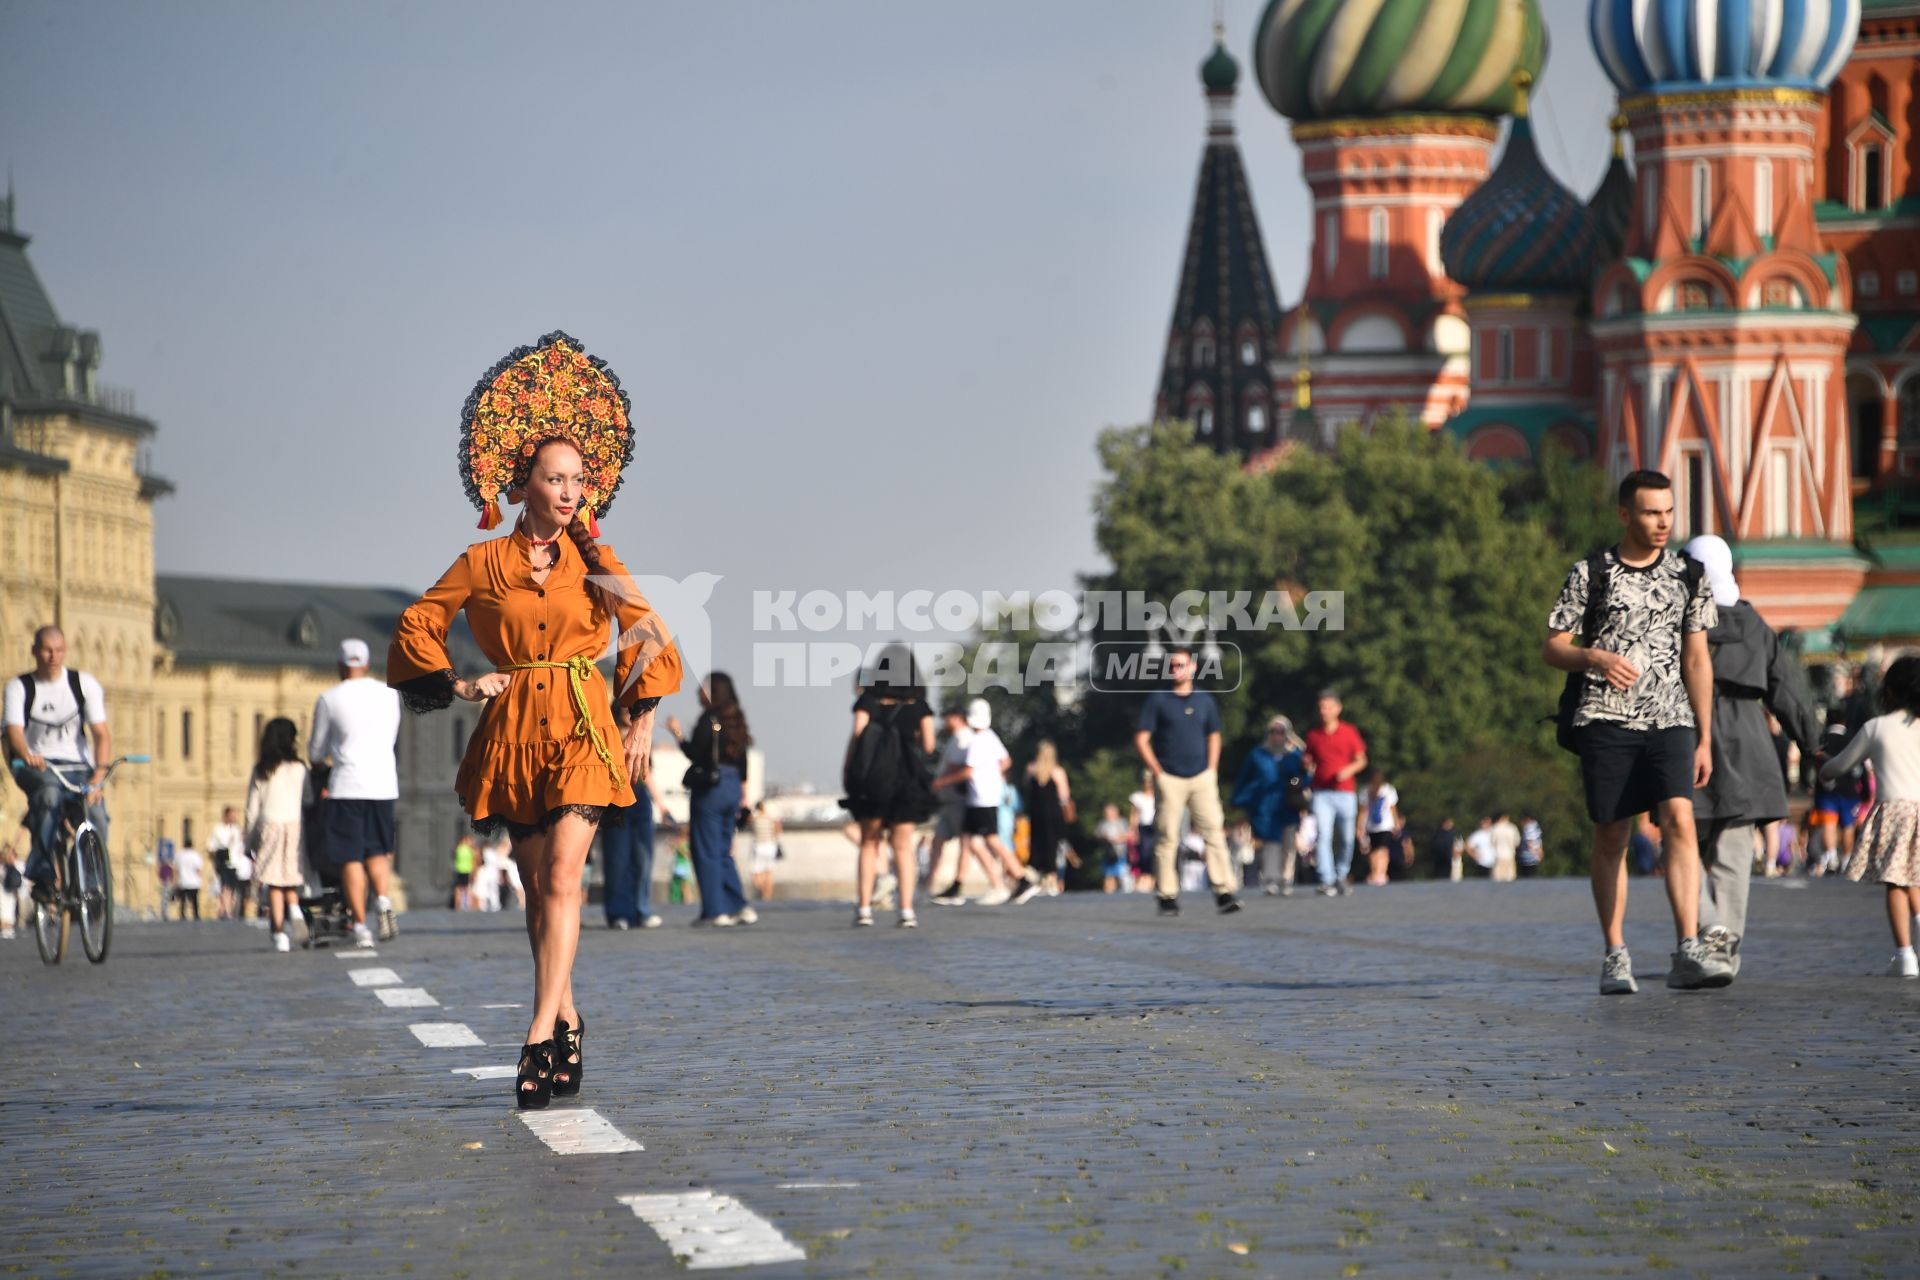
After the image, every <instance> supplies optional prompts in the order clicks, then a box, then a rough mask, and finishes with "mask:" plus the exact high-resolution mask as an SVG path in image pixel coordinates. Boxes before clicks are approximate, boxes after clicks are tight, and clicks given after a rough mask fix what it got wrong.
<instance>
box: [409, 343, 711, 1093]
mask: <svg viewBox="0 0 1920 1280" xmlns="http://www.w3.org/2000/svg"><path fill="white" fill-rule="evenodd" d="M463 444H464V451H463V454H462V466H461V471H462V474H463V477H464V478H465V479H466V481H467V488H468V492H469V494H470V495H471V496H473V497H474V498H475V500H476V501H478V502H479V503H480V505H481V509H482V512H483V514H482V518H481V527H482V528H483V529H491V528H494V527H496V526H497V525H498V524H499V523H500V519H501V517H500V514H499V506H498V496H499V494H500V493H501V492H502V491H504V492H505V493H506V494H507V496H508V498H509V499H511V500H513V501H521V500H524V502H525V504H526V505H525V509H524V511H523V512H522V513H521V516H520V518H519V520H518V521H517V522H516V523H515V526H514V528H513V530H512V532H511V533H510V534H508V535H507V536H506V537H498V538H492V539H489V540H487V541H484V542H476V543H474V544H473V545H472V546H470V547H468V548H467V549H466V551H465V552H464V553H462V554H461V556H460V558H459V559H458V560H455V561H454V562H453V566H452V567H451V568H449V569H448V570H447V571H446V573H445V574H443V575H442V576H441V578H440V581H438V582H437V583H435V584H434V585H433V587H432V588H431V589H430V590H429V591H428V592H427V593H426V594H425V595H424V596H422V597H421V598H420V599H419V600H417V601H415V602H414V603H413V604H412V605H411V606H410V607H409V608H408V609H407V610H406V612H405V613H403V614H402V615H401V617H400V623H399V625H398V627H397V628H396V629H395V631H394V637H393V644H392V647H391V648H390V649H389V651H388V654H387V680H388V683H390V684H391V685H393V687H394V688H396V689H398V690H399V691H400V693H401V695H402V696H403V697H404V698H405V700H406V702H407V705H408V706H409V707H411V708H412V709H413V710H415V711H424V710H432V709H437V708H442V707H446V706H448V705H450V704H451V702H452V700H453V699H454V698H461V699H464V700H466V701H469V702H484V703H485V704H486V709H485V711H484V712H483V713H482V714H481V717H480V723H479V725H478V726H477V727H476V728H475V729H474V732H473V736H472V737H471V738H470V739H469V740H468V742H467V752H466V756H465V757H464V759H463V760H462V761H461V764H460V771H459V774H458V776H457V777H456V779H455V781H454V790H455V791H456V792H457V793H458V794H459V796H460V801H461V804H462V805H463V806H464V807H465V808H466V811H467V813H468V815H469V816H470V817H471V818H472V819H473V823H474V825H475V826H476V827H478V828H479V829H481V830H482V831H494V830H498V829H500V828H502V827H504V828H505V829H506V831H507V833H508V834H509V836H510V837H511V838H512V840H513V858H514V861H515V862H516V863H517V864H518V865H519V867H520V874H521V878H522V880H523V881H524V882H525V884H526V891H527V937H528V940H529V942H530V943H531V945H532V949H533V973H534V1001H533V1017H532V1020H531V1021H530V1023H529V1025H528V1028H527V1040H526V1044H525V1045H523V1046H522V1048H521V1051H520V1064H519V1068H518V1078H517V1079H516V1081H515V1084H514V1093H515V1099H516V1102H517V1104H518V1105H519V1106H521V1107H524V1108H537V1107H544V1106H546V1105H547V1102H548V1099H549V1098H550V1097H551V1096H552V1095H554V1094H560V1095H563V1096H564V1095H569V1094H573V1093H577V1092H579V1089H580V1083H581V1080H582V1077H583V1076H584V1074H585V1061H584V1057H583V1054H582V1052H581V1035H582V1033H583V1031H584V1030H585V1028H584V1027H583V1026H582V1025H581V1018H580V1011H579V1009H578V1008H577V1007H576V1006H575V1004H574V999H573V960H574V953H575V951H576V950H577V948H578V946H579V941H580V908H581V897H582V895H581V879H582V875H583V872H584V870H585V865H586V859H587V851H588V849H589V847H590V846H591V845H592V844H593V837H594V833H595V831H596V830H597V829H598V826H599V823H600V820H601V817H602V815H603V813H604V812H605V810H606V808H607V807H608V806H609V805H614V806H624V805H631V804H632V803H633V802H634V796H635V787H636V786H644V785H645V783H646V777H647V771H648V767H649V747H650V745H651V742H652V739H653V717H654V708H655V707H656V706H657V705H658V703H659V701H660V698H661V697H662V696H664V695H666V694H669V693H672V692H673V691H675V690H676V689H678V688H679V687H680V658H679V652H678V650H677V649H676V648H675V647H674V646H673V644H672V641H671V637H670V636H669V635H668V633H667V631H666V628H665V627H664V625H662V623H661V622H660V619H659V616H658V615H657V614H655V613H654V612H653V610H652V609H651V608H650V607H649V606H648V604H647V602H646V600H645V598H644V597H643V596H642V595H641V594H640V592H639V591H638V589H636V588H635V587H634V586H633V583H632V580H631V578H630V577H629V576H628V574H627V571H626V569H625V567H624V566H623V565H622V564H621V562H620V560H619V558H618V557H617V556H615V555H614V553H613V549H612V548H611V547H606V546H602V545H600V544H599V543H598V542H597V541H596V539H597V538H598V537H599V527H598V521H597V520H596V518H595V512H596V510H598V511H604V510H606V508H607V505H608V503H609V502H610V501H611V499H612V496H613V491H614V490H615V489H616V488H617V487H618V486H619V479H620V468H621V466H622V465H623V464H624V463H625V461H626V459H627V457H628V456H629V455H630V454H631V452H632V436H631V431H630V429H629V426H628V419H627V403H626V396H625V394H624V393H623V392H621V391H620V389H619V382H618V381H617V380H616V379H615V378H614V377H613V375H612V374H611V372H609V371H608V370H606V369H605V367H604V366H603V365H601V364H600V363H599V362H598V361H595V360H592V359H590V358H589V357H587V356H586V355H585V353H584V352H582V351H581V349H580V345H579V344H578V343H577V342H574V341H573V340H572V339H571V338H568V337H567V336H566V335H565V334H559V333H556V334H550V335H548V336H547V337H545V338H542V339H541V341H540V345H539V346H538V347H533V348H527V347H522V348H520V349H518V350H517V351H515V352H513V353H512V354H510V355H509V356H508V357H507V358H506V359H505V360H503V361H501V362H500V363H499V364H497V365H495V366H494V368H493V369H492V370H491V371H489V373H488V375H487V377H485V378H483V379H482V380H481V383H480V386H479V387H477V388H476V389H475V392H474V395H473V396H472V397H470V398H469V399H468V401H467V411H466V415H465V421H464V423H463ZM462 609H465V610H466V614H467V622H468V625H469V626H470V627H471V628H472V630H473V636H474V639H475V640H476V641H477V642H478V644H479V646H480V649H481V652H483V653H484V654H485V655H486V656H487V659H488V660H489V661H490V662H492V663H493V666H494V670H492V671H489V672H485V673H479V672H468V673H456V672H455V671H454V670H453V664H452V662H451V660H450V659H449V657H448V652H447V628H448V627H449V626H450V625H451V624H452V622H453V619H454V617H455V616H456V615H457V614H458V613H459V612H460V611H461V610H462ZM616 619H617V620H618V622H619V626H620V633H619V636H618V639H617V641H616V644H615V647H616V652H617V659H616V664H615V671H614V678H613V688H614V689H616V690H618V691H619V693H618V696H619V699H620V701H621V702H622V703H624V704H625V705H626V706H627V708H628V709H629V712H630V719H629V722H628V725H627V728H626V729H625V731H624V732H622V731H620V730H618V729H616V727H615V724H614V717H613V703H612V698H613V695H612V694H611V693H610V691H609V689H608V686H607V682H606V681H605V679H603V677H602V675H601V673H600V670H599V668H598V667H597V666H596V665H595V664H596V663H597V662H598V660H599V659H600V658H601V656H602V655H603V654H605V653H606V651H607V648H608V642H609V639H610V638H611V636H612V632H611V630H610V626H611V624H612V623H613V622H614V621H615V620H616Z"/></svg>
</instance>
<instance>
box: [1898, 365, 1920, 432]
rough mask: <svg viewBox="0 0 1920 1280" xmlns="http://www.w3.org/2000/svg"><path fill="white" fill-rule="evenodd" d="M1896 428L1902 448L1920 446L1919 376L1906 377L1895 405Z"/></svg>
mask: <svg viewBox="0 0 1920 1280" xmlns="http://www.w3.org/2000/svg"><path fill="white" fill-rule="evenodd" d="M1894 413H1895V422H1896V423H1897V427H1896V429H1897V430H1898V432H1899V438H1900V447H1901V448H1902V449H1913V448H1920V376H1916V377H1911V378H1908V379H1907V381H1906V385H1905V386H1903V387H1901V388H1900V398H1899V401H1898V403H1897V404H1896V405H1895V409H1894Z"/></svg>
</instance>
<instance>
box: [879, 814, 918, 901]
mask: <svg viewBox="0 0 1920 1280" xmlns="http://www.w3.org/2000/svg"><path fill="white" fill-rule="evenodd" d="M874 825H875V826H876V827H877V826H878V825H879V824H878V823H875V824H874ZM916 829H917V828H915V826H914V824H913V823H911V822H897V823H895V824H894V827H893V863H894V874H895V875H896V876H898V877H899V879H900V910H901V911H903V912H906V911H911V910H913V888H914V885H915V883H916V882H918V880H919V879H920V851H919V850H918V849H916V848H915V847H914V839H913V836H914V832H915V830H916ZM874 852H875V853H878V852H879V850H878V849H875V850H874Z"/></svg>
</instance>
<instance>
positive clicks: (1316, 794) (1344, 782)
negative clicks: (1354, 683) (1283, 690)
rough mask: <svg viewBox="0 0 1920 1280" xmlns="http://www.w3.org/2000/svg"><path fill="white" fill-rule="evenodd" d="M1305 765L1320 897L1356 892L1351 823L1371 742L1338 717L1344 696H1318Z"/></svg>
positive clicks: (1329, 691) (1331, 693) (1325, 692)
mask: <svg viewBox="0 0 1920 1280" xmlns="http://www.w3.org/2000/svg"><path fill="white" fill-rule="evenodd" d="M1307 763H1308V764H1310V765H1312V766H1313V823H1314V826H1315V828H1316V829H1317V830H1318V832H1319V836H1320V842H1319V845H1318V847H1317V848H1316V849H1315V850H1314V863H1315V865H1317V866H1318V867H1319V869H1320V893H1321V894H1322V896H1325V897H1332V896H1333V895H1334V894H1336V893H1352V892H1353V889H1352V887H1351V886H1350V885H1348V884H1347V873H1348V872H1349V871H1351V870H1352V869H1353V821H1354V814H1355V808H1356V804H1357V802H1358V796H1357V795H1356V794H1355V791H1354V783H1353V780H1354V779H1355V778H1356V777H1358V776H1359V775H1360V772H1361V770H1363V769H1365V768H1366V767H1367V742H1366V739H1365V738H1362V737H1361V736H1360V731H1359V730H1358V729H1356V728H1354V727H1353V726H1352V725H1350V724H1348V723H1347V722H1346V721H1344V720H1342V719H1341V718H1340V695H1339V694H1337V693H1335V692H1334V691H1333V690H1332V689H1322V690H1321V691H1320V724H1319V727H1318V728H1314V729H1309V730H1307Z"/></svg>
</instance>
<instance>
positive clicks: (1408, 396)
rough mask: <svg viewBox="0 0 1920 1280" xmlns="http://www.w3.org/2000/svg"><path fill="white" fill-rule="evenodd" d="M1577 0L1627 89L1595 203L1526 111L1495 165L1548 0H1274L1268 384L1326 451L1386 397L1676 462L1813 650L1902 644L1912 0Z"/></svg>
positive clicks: (1916, 367)
mask: <svg viewBox="0 0 1920 1280" xmlns="http://www.w3.org/2000/svg"><path fill="white" fill-rule="evenodd" d="M1585 2H1586V8H1587V14H1588V37H1589V39H1590V41H1591V43H1592V46H1593V49H1594V52H1595V53H1596V55H1597V56H1598V58H1599V61H1600V64H1601V66H1602V67H1603V69H1604V70H1605V71H1606V73H1607V75H1608V76H1609V77H1610V78H1611V80H1612V81H1613V83H1614V86H1615V88H1616V89H1617V90H1618V92H1619V95H1620V96H1619V102H1618V103H1617V111H1616V114H1615V115H1614V118H1613V124H1614V130H1615V143H1614V154H1613V157H1612V159H1611V161H1610V163H1609V165H1608V167H1607V170H1606V172H1605V174H1604V175H1603V176H1602V177H1601V180H1600V182H1599V185H1598V188H1597V189H1596V190H1595V191H1594V193H1593V195H1592V197H1591V199H1589V200H1587V201H1585V202H1584V203H1583V202H1582V201H1581V200H1580V199H1579V198H1578V197H1577V196H1576V195H1575V194H1574V192H1573V191H1572V190H1570V189H1569V186H1568V185H1567V184H1563V183H1562V182H1561V180H1560V179H1559V178H1557V177H1555V176H1554V175H1553V174H1551V173H1549V172H1548V170H1547V168H1546V166H1545V164H1544V163H1543V162H1542V160H1541V157H1540V156H1539V153H1538V151H1537V149H1536V147H1535V145H1534V139H1533V129H1532V122H1531V121H1530V120H1529V119H1527V118H1526V115H1525V112H1524V109H1522V110H1521V111H1520V112H1518V118H1517V119H1516V120H1515V121H1514V125H1513V129H1512V131H1511V133H1510V135H1509V137H1508V140H1507V143H1506V147H1505V151H1504V155H1503V156H1502V159H1501V161H1500V165H1499V168H1498V169H1497V170H1496V171H1495V172H1493V173H1492V174H1491V175H1489V173H1488V166H1489V160H1490V159H1491V157H1492V154H1493V151H1494V140H1495V137H1496V130H1497V123H1498V118H1499V117H1500V116H1501V115H1502V114H1504V113H1507V112H1509V111H1512V110H1514V109H1515V107H1516V105H1519V104H1517V103H1516V100H1515V96H1514V95H1515V92H1516V90H1519V91H1522V92H1523V91H1524V89H1525V87H1526V86H1527V85H1528V84H1529V83H1530V82H1531V80H1532V78H1533V77H1535V76H1538V75H1539V74H1541V70H1542V63H1543V62H1544V60H1545V48H1544V40H1543V33H1542V27H1541V22H1540V15H1539V11H1538V9H1537V7H1536V0H1487V2H1486V3H1479V2H1478V0H1476V3H1473V4H1470V5H1469V4H1457V3H1452V2H1451V0H1406V2H1405V3H1398V2H1396V3H1390V4H1380V3H1376V2H1374V0H1308V2H1304V3H1303V2H1302V0H1269V3H1268V4H1267V6H1266V8H1265V11H1264V13H1263V14H1262V16H1261V18H1260V21H1259V23H1258V25H1257V26H1256V28H1255V31H1254V35H1253V60H1254V67H1255V70H1256V72H1257V74H1258V77H1259V80H1260V85H1261V88H1262V90H1263V91H1264V92H1265V94H1266V97H1267V100H1268V101H1269V102H1270V103H1271V104H1272V105H1273V107H1274V108H1275V110H1277V111H1279V112H1280V113H1281V114H1282V115H1284V116H1286V117H1287V118H1288V119H1290V120H1291V121H1293V135H1294V139H1295V141H1296V142H1297V143H1298V144H1299V146H1300V150H1301V157H1302V164H1303V168H1304V177H1305V180H1306V183H1307V186H1308V187H1309V188H1310V189H1311V192H1312V196H1313V214H1312V219H1313V221H1312V224H1311V226H1310V228H1303V229H1302V230H1303V231H1308V232H1309V233H1310V236H1311V242H1312V243H1311V249H1310V255H1311V256H1310V259H1309V262H1308V275H1307V284H1306V287H1305V294H1304V298H1303V300H1302V302H1301V303H1300V305H1299V306H1298V307H1297V308H1294V309H1292V310H1290V311H1288V312H1286V314H1285V319H1284V320H1283V322H1282V325H1281V332H1280V340H1279V345H1280V347H1281V351H1280V353H1279V355H1278V357H1277V358H1276V360H1275V361H1274V363H1273V369H1272V374H1273V383H1274V386H1275V388H1276V389H1277V388H1278V387H1280V386H1284V385H1285V383H1286V382H1287V381H1297V382H1299V383H1300V384H1301V385H1302V386H1305V385H1307V384H1308V383H1309V382H1310V384H1311V388H1312V392H1313V397H1312V400H1313V407H1312V412H1311V415H1310V416H1309V415H1305V414H1302V415H1299V421H1300V422H1301V424H1302V426H1303V427H1304V429H1305V431H1306V432H1307V433H1309V434H1317V435H1318V436H1319V437H1320V439H1321V440H1322V441H1323V442H1324V441H1327V440H1330V439H1331V434H1332V432H1333V431H1334V430H1337V429H1338V428H1339V427H1340V426H1343V425H1346V424H1349V423H1361V424H1364V423H1365V422H1367V421H1368V420H1370V419H1371V418H1372V417H1373V416H1374V415H1375V414H1377V413H1379V412H1381V411H1383V410H1387V409H1397V410H1400V411H1404V412H1407V413H1409V414H1411V415H1412V416H1414V417H1416V418H1418V419H1420V420H1422V421H1425V422H1427V423H1429V424H1431V425H1434V426H1436V427H1441V426H1444V428H1445V429H1446V430H1448V431H1450V432H1452V433H1453V434H1455V435H1456V436H1458V437H1459V438H1460V439H1461V440H1462V441H1463V442H1464V443H1465V445H1466V448H1467V450H1468V452H1469V453H1470V454H1471V455H1472V456H1474V457H1477V458H1482V459H1485V460H1487V461H1489V462H1495V463H1507V464H1521V465H1524V464H1528V463H1531V462H1532V461H1534V460H1536V459H1537V458H1539V457H1540V455H1541V453H1542V451H1543V450H1544V449H1546V448H1548V447H1555V448H1558V449H1560V450H1563V451H1565V452H1566V453H1569V454H1571V455H1573V456H1575V457H1590V458H1593V459H1595V460H1596V461H1597V462H1598V463H1599V464H1600V465H1601V466H1603V467H1604V468H1606V470H1607V471H1608V472H1609V474H1611V475H1614V476H1618V475H1620V474H1622V473H1624V472H1625V471H1627V470H1630V469H1632V468H1636V467H1650V468H1655V469H1658V470H1661V471H1664V472H1666V473H1667V474H1668V475H1670V476H1671V477H1672V478H1673V481H1674V487H1675V495H1674V496H1675V504H1676V509H1677V514H1678V521H1677V523H1678V526H1679V529H1678V532H1679V534H1680V536H1681V537H1683V538H1684V537H1687V536H1691V535H1693V534H1697V533H1717V534H1720V535H1722V536H1724V537H1726V538H1727V539H1728V540H1729V541H1730V542H1731V543H1733V544H1734V555H1735V558H1736V561H1737V563H1738V564H1739V566H1740V570H1741V582H1742V586H1743V588H1744V589H1745V591H1746V592H1747V594H1748V596H1749V597H1750V598H1751V599H1752V600H1753V601H1754V603H1755V604H1756V605H1758V606H1759V607H1760V609H1761V610H1762V612H1763V613H1764V614H1765V615H1766V616H1767V618H1768V619H1769V620H1770V621H1772V622H1773V623H1775V624H1776V625H1778V626H1783V627H1794V628H1798V629H1799V630H1800V631H1802V632H1803V633H1804V639H1805V641H1806V649H1807V651H1808V652H1811V653H1817V652H1823V651H1827V650H1828V649H1838V650H1842V651H1847V650H1856V649H1860V648H1862V647H1864V646H1865V645H1868V644H1874V643H1883V642H1894V641H1900V642H1913V641H1916V640H1920V543H1915V541H1914V532H1913V531H1914V530H1915V529H1916V528H1920V176H1917V175H1920V0H1585ZM1210 65H1211V64H1210ZM1547 74H1549V75H1550V74H1551V72H1550V71H1549V72H1548V73H1547ZM1608 105H1609V107H1614V106H1615V105H1616V104H1608ZM1243 234H1244V233H1243ZM1306 238H1307V237H1306V236H1299V237H1296V239H1306ZM1263 278H1264V277H1263ZM1256 283H1257V282H1255V281H1251V280H1249V281H1242V282H1240V283H1239V287H1241V288H1243V289H1245V290H1249V291H1250V290H1251V289H1252V288H1253V287H1254V285H1255V284H1256ZM1296 366H1297V368H1296ZM1160 411H1161V413H1162V414H1163V416H1174V415H1176V414H1178V413H1179V412H1180V411H1181V410H1180V407H1179V406H1178V405H1175V404H1172V403H1171V402H1169V401H1165V398H1164V397H1163V404H1162V406H1161V410H1160ZM1215 444H1216V446H1217V447H1223V448H1224V447H1226V446H1227V444H1228V442H1227V441H1224V440H1219V439H1216V440H1215Z"/></svg>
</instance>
